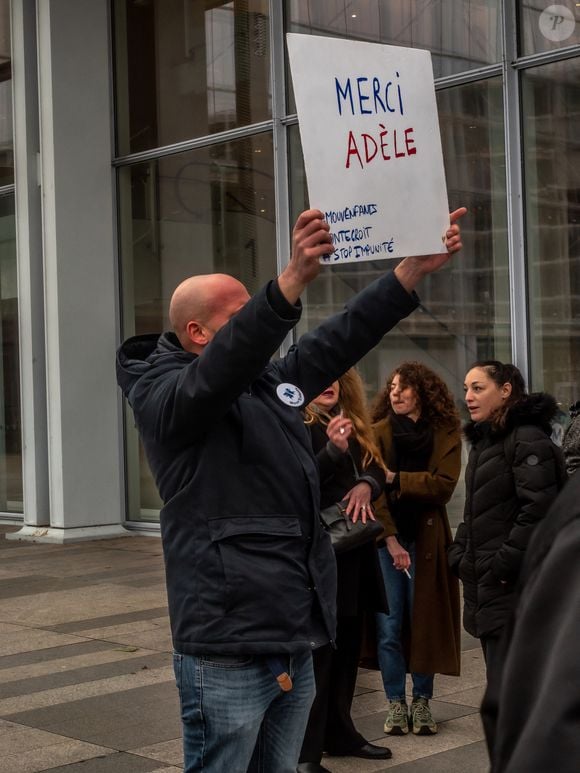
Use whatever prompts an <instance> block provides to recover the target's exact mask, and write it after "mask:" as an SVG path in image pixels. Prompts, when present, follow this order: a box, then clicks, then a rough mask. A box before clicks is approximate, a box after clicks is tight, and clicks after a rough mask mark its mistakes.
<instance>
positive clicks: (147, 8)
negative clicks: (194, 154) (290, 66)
mask: <svg viewBox="0 0 580 773" xmlns="http://www.w3.org/2000/svg"><path fill="white" fill-rule="evenodd" d="M114 10H115V18H114V26H115V65H116V67H115V69H116V78H115V81H116V110H117V145H118V148H117V152H118V154H119V155H125V154H128V153H135V152H139V151H143V150H148V149H151V148H154V147H158V146H163V145H170V144H173V143H175V142H181V141H183V140H187V139H191V138H195V137H202V136H205V135H208V134H214V133H216V132H220V131H225V130H227V129H233V128H236V127H239V126H246V125H247V124H251V123H257V122H259V121H264V120H267V119H268V118H270V115H271V88H270V60H269V18H268V0H232V2H223V1H222V2H218V1H217V0H212V2H209V0H208V2H199V0H115V3H114Z"/></svg>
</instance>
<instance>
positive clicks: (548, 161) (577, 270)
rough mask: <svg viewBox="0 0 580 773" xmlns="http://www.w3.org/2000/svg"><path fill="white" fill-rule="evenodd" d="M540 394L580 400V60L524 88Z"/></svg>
mask: <svg viewBox="0 0 580 773" xmlns="http://www.w3.org/2000/svg"><path fill="white" fill-rule="evenodd" d="M522 105H523V112H524V116H525V121H524V161H525V190H526V199H525V203H526V223H527V255H528V276H529V295H530V317H531V319H530V322H531V342H532V352H531V354H532V380H533V388H534V389H538V390H539V389H545V390H546V391H548V392H551V393H552V394H553V395H554V396H555V397H556V399H558V400H559V401H561V402H562V404H563V406H564V408H567V407H568V405H569V404H570V403H571V402H575V401H576V400H578V399H580V143H579V138H580V135H579V132H578V125H579V120H580V60H568V61H564V62H559V63H557V64H550V65H545V66H543V67H537V68H533V69H531V70H526V71H525V72H524V73H523V80H522Z"/></svg>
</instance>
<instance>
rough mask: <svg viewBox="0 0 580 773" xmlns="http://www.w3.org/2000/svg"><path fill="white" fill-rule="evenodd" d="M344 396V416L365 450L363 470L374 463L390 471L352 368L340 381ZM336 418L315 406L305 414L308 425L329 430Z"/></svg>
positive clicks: (340, 404) (361, 385) (359, 380)
mask: <svg viewBox="0 0 580 773" xmlns="http://www.w3.org/2000/svg"><path fill="white" fill-rule="evenodd" d="M338 383H339V386H340V393H339V396H338V407H339V408H340V410H342V412H343V413H344V416H345V418H348V419H350V420H351V421H352V426H353V435H354V438H355V439H356V440H357V441H358V443H359V444H360V447H361V449H362V466H363V469H366V468H367V467H368V466H369V465H370V464H371V463H372V462H375V463H376V464H378V465H379V466H380V467H381V469H383V470H385V471H386V468H385V463H384V462H383V460H382V458H381V454H380V451H379V449H378V446H377V444H376V442H375V438H374V434H373V430H372V427H371V421H370V416H369V411H368V408H367V401H366V395H365V388H364V383H363V380H362V378H361V377H360V375H359V373H358V371H357V370H356V368H350V370H347V371H346V373H344V374H343V375H342V376H341V377H340V378H339V379H338ZM331 418H332V416H331V415H330V414H329V413H328V412H327V411H325V410H324V409H322V408H319V407H318V406H317V405H314V403H310V404H309V405H307V406H306V408H305V411H304V423H305V424H314V423H315V422H317V423H319V424H322V425H323V426H326V425H327V424H328V422H329V421H330V420H331Z"/></svg>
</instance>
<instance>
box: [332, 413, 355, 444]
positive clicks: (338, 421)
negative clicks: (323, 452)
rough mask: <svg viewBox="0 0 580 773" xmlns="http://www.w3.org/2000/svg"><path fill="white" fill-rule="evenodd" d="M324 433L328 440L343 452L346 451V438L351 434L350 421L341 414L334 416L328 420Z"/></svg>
mask: <svg viewBox="0 0 580 773" xmlns="http://www.w3.org/2000/svg"><path fill="white" fill-rule="evenodd" d="M326 434H327V435H328V439H329V440H330V442H331V443H332V444H333V445H334V446H336V447H337V448H338V449H339V450H340V451H342V453H343V454H345V453H346V452H347V451H348V439H349V437H350V436H351V435H352V421H351V420H350V419H345V417H344V416H343V415H342V414H341V415H340V416H334V417H333V418H332V419H331V420H330V421H329V422H328V426H327V427H326Z"/></svg>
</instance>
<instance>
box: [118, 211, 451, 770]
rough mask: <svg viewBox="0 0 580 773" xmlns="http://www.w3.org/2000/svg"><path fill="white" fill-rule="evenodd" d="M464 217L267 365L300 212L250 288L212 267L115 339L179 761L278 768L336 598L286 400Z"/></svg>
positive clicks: (294, 743)
mask: <svg viewBox="0 0 580 773" xmlns="http://www.w3.org/2000/svg"><path fill="white" fill-rule="evenodd" d="M464 212H465V210H464V209H462V210H457V211H456V212H454V213H452V215H451V225H450V228H449V230H448V231H447V234H446V238H447V248H448V252H447V254H443V255H433V256H428V257H422V258H405V260H403V261H402V262H401V263H399V264H398V266H397V267H396V268H395V270H394V271H388V272H387V273H386V274H385V275H384V276H383V277H381V278H380V279H378V280H377V281H376V282H374V283H373V284H371V285H370V286H369V287H367V288H366V289H365V290H363V291H362V292H361V293H359V294H358V295H357V296H355V297H354V298H352V299H351V300H350V301H349V302H348V303H347V304H346V306H345V308H344V309H343V310H342V311H341V312H340V313H339V314H337V315H335V316H334V317H331V318H330V319H328V320H327V321H326V322H324V323H323V324H322V325H320V326H319V327H318V328H317V329H315V330H313V331H312V332H310V333H307V334H306V335H304V336H302V337H301V338H300V340H299V341H298V343H297V344H296V345H295V346H293V347H291V349H290V350H289V352H288V354H287V355H286V356H285V357H283V358H281V359H278V360H273V361H271V357H272V356H273V355H275V354H276V352H277V351H278V350H279V348H280V345H281V344H282V342H283V341H284V339H285V338H286V336H287V335H288V333H289V332H290V331H291V330H292V328H293V327H294V326H295V325H296V323H297V322H298V319H299V317H300V313H301V304H300V300H299V298H300V295H301V294H302V292H303V291H304V289H305V288H306V287H307V285H308V284H309V283H310V282H311V281H312V280H313V279H314V278H315V277H316V276H317V275H318V273H319V271H320V265H321V264H320V258H321V257H322V256H323V255H324V254H326V253H328V252H330V251H331V250H332V239H331V236H330V232H329V227H328V225H327V223H326V222H325V221H324V219H323V215H322V213H321V212H320V211H318V210H308V211H306V212H303V213H302V214H301V215H300V216H299V218H298V220H297V221H296V225H295V227H294V230H293V235H292V256H291V259H290V262H289V263H288V266H287V267H286V268H285V269H284V271H283V272H282V273H281V274H280V276H279V277H278V278H277V279H275V280H273V281H271V282H269V283H268V284H267V285H266V286H265V287H264V288H262V289H261V290H260V291H259V292H258V293H257V294H256V295H255V296H254V297H252V298H250V296H249V295H248V292H247V290H246V288H245V287H244V286H243V285H242V284H241V283H240V282H238V281H237V280H236V279H234V278H233V277H231V276H227V275H225V274H210V275H204V276H195V277H191V278H189V279H186V280H185V281H184V282H182V283H181V284H180V285H179V286H178V287H177V289H176V290H175V292H174V294H173V297H172V299H171V303H170V309H169V315H170V320H171V325H172V327H173V331H172V332H168V333H164V334H163V335H161V336H159V335H151V336H138V337H135V338H131V339H129V340H128V341H126V342H125V343H124V344H123V345H122V346H121V348H120V349H119V352H118V355H117V377H118V381H119V384H120V386H121V388H122V390H123V392H124V394H125V395H126V397H127V399H128V401H129V404H130V405H131V407H132V409H133V412H134V415H135V420H136V423H137V427H138V429H139V433H140V435H141V438H142V441H143V445H144V448H145V451H146V454H147V458H148V461H149V464H150V467H151V470H152V472H153V475H154V477H155V481H156V484H157V486H158V488H159V492H160V495H161V498H162V499H163V502H164V507H163V508H162V510H161V534H162V539H163V550H164V556H165V567H166V577H167V593H168V601H169V614H170V620H171V630H172V637H173V646H174V650H175V654H174V666H175V675H176V681H177V686H178V688H179V694H180V700H181V717H182V723H183V742H184V757H185V771H194V770H195V771H197V770H204V771H215V773H223V771H228V773H231V772H232V771H246V770H252V771H254V770H255V771H264V773H290V772H291V771H292V773H294V771H295V770H296V766H297V762H298V756H299V752H300V747H301V743H302V738H303V735H304V730H305V728H306V723H307V720H308V713H309V710H310V705H311V703H312V700H313V696H314V678H313V672H312V650H313V649H315V648H317V647H320V646H322V645H324V644H328V643H329V642H332V641H333V639H334V635H335V599H336V568H335V560H334V554H333V552H332V547H331V544H330V539H329V538H328V535H327V534H326V533H325V531H324V530H323V528H322V526H321V522H320V519H319V515H318V508H319V501H320V499H319V482H318V471H317V466H316V461H315V459H314V456H313V453H312V448H311V444H310V440H309V436H308V433H307V431H306V429H305V427H304V422H303V417H302V412H301V409H302V408H303V406H305V405H306V404H307V403H309V402H310V401H311V400H312V399H313V398H314V397H316V396H317V395H319V394H320V393H321V392H322V391H323V390H324V389H325V388H326V387H327V386H328V385H329V384H331V383H332V382H333V381H335V380H336V379H337V378H338V377H339V376H340V375H341V374H342V373H344V372H345V371H346V370H348V368H350V367H351V366H352V365H354V364H355V363H356V362H358V361H359V360H360V359H361V357H363V355H365V354H366V353H367V352H368V351H369V350H370V349H372V348H373V347H374V346H375V345H376V344H377V343H378V342H379V341H380V339H381V338H382V336H383V335H384V334H385V333H386V332H387V331H388V330H390V329H391V328H392V327H393V326H394V325H396V324H397V323H398V322H399V321H400V320H401V319H403V318H404V317H405V316H407V315H408V314H409V313H410V312H411V311H413V309H414V308H416V306H417V303H418V301H417V297H416V296H415V295H414V292H413V290H414V287H415V285H416V284H417V283H418V282H419V280H420V279H421V278H422V277H423V276H425V274H428V273H430V272H432V271H435V270H436V269H438V268H439V267H440V266H442V265H443V264H444V263H445V262H446V261H447V260H448V258H449V256H450V255H451V254H452V253H454V252H457V250H459V249H460V248H461V242H460V235H459V227H458V226H457V225H456V224H455V220H456V219H457V218H458V217H460V216H461V215H462V214H463V213H464ZM284 674H287V675H288V678H285V676H284ZM290 687H291V689H288V688H290ZM360 751H361V750H358V749H352V750H345V753H348V754H357V753H359V752H360ZM359 756H362V754H360V755H359ZM383 756H386V755H383Z"/></svg>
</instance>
